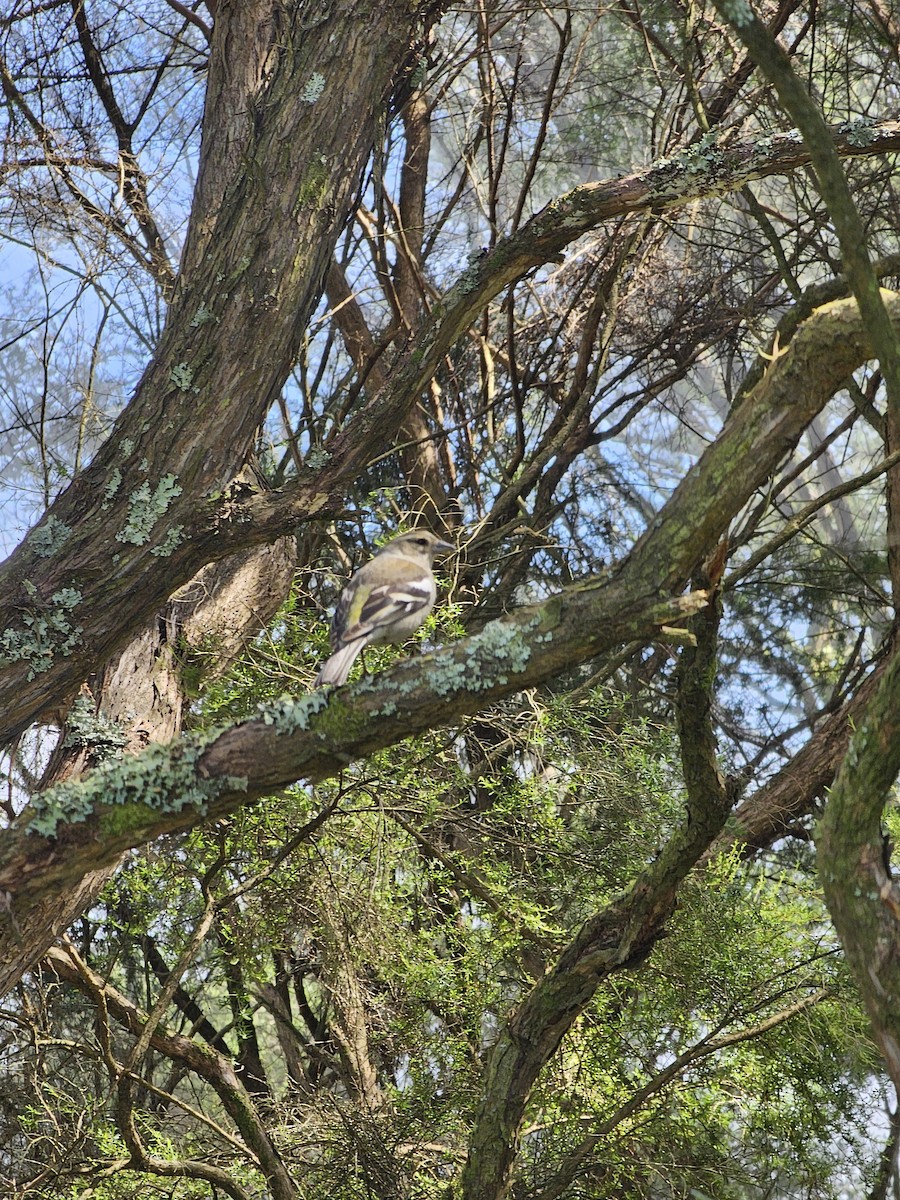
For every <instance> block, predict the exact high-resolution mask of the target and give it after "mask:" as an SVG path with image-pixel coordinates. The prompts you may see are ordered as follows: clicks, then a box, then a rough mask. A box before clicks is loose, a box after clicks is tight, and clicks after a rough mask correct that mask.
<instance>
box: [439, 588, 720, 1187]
mask: <svg viewBox="0 0 900 1200" xmlns="http://www.w3.org/2000/svg"><path fill="white" fill-rule="evenodd" d="M704 574H705V573H704ZM703 582H705V583H707V584H708V585H710V586H713V587H714V581H713V580H711V579H709V577H708V575H707V576H706V577H705V578H704V579H703ZM717 607H718V606H717V604H716V603H715V601H714V602H713V603H711V604H709V605H707V606H706V608H705V609H703V610H702V611H701V612H700V613H698V614H697V616H696V617H695V618H694V619H693V621H692V628H693V630H694V633H695V635H696V646H694V647H688V648H686V649H685V651H684V652H683V654H682V658H681V663H680V666H679V687H678V690H679V697H678V720H679V727H680V729H681V731H682V734H683V736H682V738H681V747H682V751H681V753H682V761H683V766H684V774H685V779H686V781H687V785H688V805H687V807H688V819H687V822H686V823H685V825H684V826H683V827H682V828H681V829H679V830H678V831H677V832H676V833H675V834H674V836H673V837H672V838H671V839H670V841H669V842H668V844H667V845H666V846H665V847H664V848H663V849H662V851H661V852H660V854H659V857H658V858H657V860H656V862H655V863H654V864H653V865H652V866H651V867H649V868H648V869H647V870H646V871H645V872H644V873H643V874H642V875H641V876H639V878H638V879H637V880H636V881H635V883H634V884H633V885H632V886H631V887H630V888H629V889H628V891H627V892H626V893H625V894H624V896H622V897H620V898H619V899H618V900H616V901H614V902H613V903H612V904H610V905H609V907H608V908H606V909H604V910H602V911H601V912H598V913H597V914H595V915H594V916H593V917H591V918H590V919H589V920H588V921H586V922H585V924H584V925H583V926H582V928H581V930H580V931H579V933H578V935H577V936H576V938H575V939H574V941H573V942H572V943H571V944H570V945H569V946H568V947H567V948H566V950H565V951H564V952H563V954H562V955H561V957H560V959H559V961H558V962H557V963H556V965H555V966H554V967H553V968H552V969H551V970H550V971H549V972H548V973H547V974H546V975H545V976H544V978H543V979H541V980H540V981H539V982H538V983H537V984H536V985H535V986H534V988H533V989H532V990H531V992H529V994H528V995H527V996H526V997H525V999H524V1000H523V1001H522V1002H521V1003H520V1004H519V1005H517V1007H516V1008H515V1009H514V1010H513V1012H512V1014H511V1016H510V1017H509V1019H508V1020H507V1022H506V1024H505V1025H504V1027H503V1028H502V1029H501V1030H500V1033H499V1036H498V1038H497V1042H496V1044H495V1046H494V1047H493V1049H492V1050H491V1052H490V1056H489V1059H488V1067H487V1071H486V1077H485V1082H484V1089H483V1094H482V1100H481V1103H480V1105H479V1108H478V1113H477V1115H476V1119H475V1128H474V1130H473V1133H472V1138H471V1141H470V1143H469V1147H470V1148H469V1158H468V1161H467V1163H466V1166H465V1169H464V1171H463V1176H462V1194H463V1197H464V1200H502V1197H504V1196H506V1195H507V1194H508V1190H509V1185H510V1178H511V1174H512V1170H513V1164H514V1162H515V1157H516V1153H517V1151H518V1146H519V1136H520V1132H521V1125H522V1120H523V1117H524V1115H525V1107H526V1104H527V1102H528V1098H529V1096H530V1095H531V1090H532V1088H533V1087H534V1084H535V1082H536V1080H537V1078H538V1075H539V1073H540V1071H541V1070H542V1068H543V1067H544V1065H545V1064H546V1063H547V1062H548V1061H549V1059H550V1058H551V1057H552V1055H553V1054H555V1053H556V1050H557V1048H558V1046H559V1044H560V1041H561V1040H562V1038H563V1037H564V1035H565V1034H566V1032H567V1031H568V1030H569V1029H570V1028H571V1026H572V1023H573V1021H574V1020H575V1019H576V1018H577V1017H578V1016H579V1015H580V1014H581V1013H582V1012H583V1011H584V1008H585V1006H586V1005H587V1003H588V1002H589V1001H590V999H591V997H592V996H593V995H594V993H595V991H596V990H597V988H598V987H599V986H600V985H601V984H602V983H603V981H604V980H605V979H606V978H607V977H608V976H609V975H611V974H612V973H613V972H615V971H620V970H622V969H624V968H627V967H629V966H632V965H635V964H636V963H638V962H640V961H642V960H643V959H644V958H645V957H646V956H647V954H649V953H650V951H651V949H652V948H653V945H654V943H655V942H656V940H657V938H658V937H659V935H660V933H661V932H662V929H663V926H664V923H665V921H666V919H667V918H668V916H669V915H670V913H671V911H672V909H673V907H674V904H675V896H676V892H677V888H678V885H679V884H680V883H681V881H682V880H683V879H684V878H685V876H686V875H687V874H688V873H689V872H690V870H691V869H692V868H693V866H694V863H696V862H697V861H698V859H699V858H700V856H701V854H702V853H703V851H704V850H705V849H706V848H707V847H708V846H709V845H710V843H711V842H712V840H713V838H714V837H715V836H716V835H717V834H718V833H719V832H720V830H721V829H722V826H723V825H724V823H725V820H726V819H727V816H728V811H729V808H730V802H729V799H728V796H727V794H726V789H725V786H724V783H723V781H722V778H721V776H720V774H719V770H718V767H717V764H716V747H715V734H714V731H713V726H712V719H711V704H712V688H713V683H714V679H715V660H716V639H717V632H718V614H717Z"/></svg>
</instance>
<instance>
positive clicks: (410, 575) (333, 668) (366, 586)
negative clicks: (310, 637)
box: [313, 529, 453, 687]
mask: <svg viewBox="0 0 900 1200" xmlns="http://www.w3.org/2000/svg"><path fill="white" fill-rule="evenodd" d="M452 549H453V547H452V546H451V544H450V543H449V542H444V541H441V539H440V538H439V537H436V536H435V535H434V534H433V533H429V532H428V530H427V529H413V530H411V531H410V532H409V533H401V534H400V535H399V537H395V538H393V539H392V540H391V541H389V542H388V543H387V544H386V545H384V546H382V548H381V549H380V550H379V551H378V553H377V554H376V555H375V557H374V558H372V559H370V560H369V561H368V562H367V563H366V564H365V565H364V566H362V567H360V568H359V570H358V571H357V572H356V574H355V575H353V577H352V578H351V580H350V582H349V583H348V584H347V586H346V587H345V588H344V591H343V593H342V595H341V598H340V600H339V601H338V606H337V608H336V609H335V612H334V619H333V620H332V622H331V650H332V654H331V657H330V658H328V659H326V661H325V662H324V664H323V665H322V669H321V670H320V671H319V673H318V675H317V676H316V679H315V682H314V683H313V687H324V686H326V685H328V684H341V683H345V682H346V680H347V676H348V675H349V674H350V668H351V667H352V666H353V663H354V662H355V661H356V656H357V655H358V654H359V653H360V651H361V650H362V649H363V648H364V647H365V646H368V645H370V644H371V643H373V642H403V641H405V640H406V638H408V637H409V636H410V634H412V633H415V631H416V630H417V629H418V628H419V626H420V625H421V624H422V622H423V621H424V620H425V618H426V617H427V616H428V614H429V613H430V612H431V610H432V609H433V608H434V602H435V600H436V599H437V584H436V583H435V579H434V575H433V574H432V571H431V566H432V563H433V562H434V560H435V557H436V556H437V555H438V554H445V553H446V552H447V551H448V550H452Z"/></svg>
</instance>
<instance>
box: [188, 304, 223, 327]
mask: <svg viewBox="0 0 900 1200" xmlns="http://www.w3.org/2000/svg"><path fill="white" fill-rule="evenodd" d="M218 319H219V318H218V317H217V316H216V314H215V313H214V312H213V310H212V309H211V308H208V307H207V306H206V305H205V304H201V305H200V307H199V308H198V309H197V311H196V312H195V313H194V315H193V316H192V317H191V329H199V328H200V326H201V325H209V324H210V323H211V322H216V321H218Z"/></svg>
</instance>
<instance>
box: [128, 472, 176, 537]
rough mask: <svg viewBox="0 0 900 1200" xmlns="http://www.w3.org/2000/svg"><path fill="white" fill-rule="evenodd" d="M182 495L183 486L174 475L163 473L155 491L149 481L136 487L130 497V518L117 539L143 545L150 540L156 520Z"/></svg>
mask: <svg viewBox="0 0 900 1200" xmlns="http://www.w3.org/2000/svg"><path fill="white" fill-rule="evenodd" d="M180 495H181V487H180V485H179V484H177V483H176V482H175V476H174V475H163V477H162V479H161V480H160V481H159V483H158V484H157V485H156V487H155V488H154V489H153V491H151V490H150V484H149V483H147V482H144V483H142V484H141V485H140V487H138V488H135V490H134V491H133V492H132V493H131V495H130V496H129V498H128V518H127V520H126V521H125V525H124V526H123V528H122V529H120V530H119V532H118V533H117V534H116V541H118V542H130V543H131V545H133V546H143V545H144V544H145V543H146V542H148V541H149V540H150V534H151V532H152V530H153V527H154V525H155V524H156V522H157V521H158V520H159V519H160V517H161V516H162V515H163V514H164V513H165V511H166V509H167V508H168V507H169V505H170V504H171V503H172V501H173V500H174V499H175V497H176V496H180Z"/></svg>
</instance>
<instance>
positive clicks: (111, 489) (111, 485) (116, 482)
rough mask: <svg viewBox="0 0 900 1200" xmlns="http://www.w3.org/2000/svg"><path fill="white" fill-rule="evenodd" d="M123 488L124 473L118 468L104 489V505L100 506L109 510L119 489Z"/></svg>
mask: <svg viewBox="0 0 900 1200" xmlns="http://www.w3.org/2000/svg"><path fill="white" fill-rule="evenodd" d="M121 486H122V472H121V471H120V470H119V468H118V467H116V468H115V470H114V471H113V473H112V474H111V475H110V477H109V480H108V482H107V484H106V487H105V488H104V489H103V503H102V504H101V505H100V507H101V508H103V509H107V508H109V506H110V505H111V504H112V502H113V498H114V496H115V494H116V492H117V491H118V490H119V488H120V487H121Z"/></svg>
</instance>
